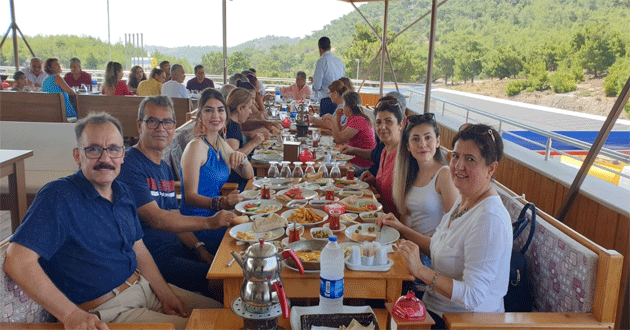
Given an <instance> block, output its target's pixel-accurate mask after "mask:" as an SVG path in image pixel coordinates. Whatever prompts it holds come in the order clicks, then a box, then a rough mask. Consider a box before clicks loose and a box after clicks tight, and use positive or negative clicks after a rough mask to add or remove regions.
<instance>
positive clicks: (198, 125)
mask: <svg viewBox="0 0 630 330" xmlns="http://www.w3.org/2000/svg"><path fill="white" fill-rule="evenodd" d="M226 108H227V107H226V104H225V100H224V99H223V95H222V94H221V92H219V91H217V90H216V89H213V88H206V89H205V90H204V91H203V92H202V93H201V97H200V98H199V112H198V115H197V119H196V122H195V129H194V134H195V137H194V138H193V139H192V140H191V141H190V142H189V143H188V145H187V146H186V148H185V149H184V153H183V154H182V160H181V164H182V201H181V204H180V206H179V210H180V212H181V213H182V214H183V215H194V216H211V215H213V214H214V213H216V212H217V211H218V210H222V209H231V208H233V207H234V205H236V204H237V203H239V202H241V201H242V200H243V197H242V196H240V195H239V194H238V191H237V190H234V191H232V192H231V193H230V194H229V195H228V196H221V197H220V196H219V191H220V189H221V187H222V186H223V185H224V184H225V183H226V182H227V180H228V177H229V176H230V171H235V172H236V173H238V174H239V175H240V176H241V177H243V178H245V179H250V178H252V177H253V176H254V170H253V168H252V165H251V164H250V162H249V161H248V160H247V156H246V155H245V154H243V153H242V152H238V151H234V150H232V148H230V146H229V145H228V143H227V142H225V139H224V138H223V137H222V132H223V130H224V128H225V124H226V120H227V109H226ZM225 230H226V228H222V229H218V230H213V231H209V230H206V231H201V232H196V233H195V235H196V236H197V238H199V240H200V241H202V242H204V243H205V244H206V249H207V250H208V251H209V252H210V253H212V254H215V253H216V251H217V249H218V248H219V244H220V243H221V239H222V238H223V235H224V234H225Z"/></svg>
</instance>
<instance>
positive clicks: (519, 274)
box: [503, 203, 536, 312]
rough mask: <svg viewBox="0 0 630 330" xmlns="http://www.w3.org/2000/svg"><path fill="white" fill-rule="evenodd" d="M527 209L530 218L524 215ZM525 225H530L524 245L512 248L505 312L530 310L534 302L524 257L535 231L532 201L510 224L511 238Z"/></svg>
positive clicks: (514, 237)
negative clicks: (519, 248) (517, 249)
mask: <svg viewBox="0 0 630 330" xmlns="http://www.w3.org/2000/svg"><path fill="white" fill-rule="evenodd" d="M528 209H531V210H532V216H531V219H528V218H526V217H525V215H526V214H527V210H528ZM527 226H530V229H529V236H528V237H527V241H526V242H525V245H523V248H522V249H521V250H520V251H514V250H512V259H511V260H510V282H509V283H508V291H507V294H506V295H505V297H504V298H503V304H504V307H505V311H506V312H531V311H532V306H533V303H534V299H533V297H532V288H531V285H530V284H529V279H528V278H527V259H526V258H525V252H527V249H528V248H529V244H530V243H531V242H532V238H533V237H534V232H535V231H536V206H535V205H534V204H533V203H527V204H526V205H525V206H524V207H523V209H522V210H521V214H520V215H519V216H518V220H517V221H516V222H514V223H513V224H512V232H513V239H514V240H516V238H518V236H519V235H521V233H522V232H523V231H524V230H525V228H527Z"/></svg>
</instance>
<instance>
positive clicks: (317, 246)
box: [284, 240, 328, 271]
mask: <svg viewBox="0 0 630 330" xmlns="http://www.w3.org/2000/svg"><path fill="white" fill-rule="evenodd" d="M326 244H328V240H304V241H297V242H293V243H290V244H289V245H287V246H286V248H287V249H291V250H293V251H294V252H295V255H297V257H298V258H300V261H301V262H302V266H304V270H305V271H307V270H310V271H319V269H320V268H319V260H320V257H321V252H322V250H323V249H324V247H325V246H326ZM284 262H285V263H286V264H287V266H289V268H293V269H297V265H296V264H295V262H294V261H293V260H292V259H285V260H284Z"/></svg>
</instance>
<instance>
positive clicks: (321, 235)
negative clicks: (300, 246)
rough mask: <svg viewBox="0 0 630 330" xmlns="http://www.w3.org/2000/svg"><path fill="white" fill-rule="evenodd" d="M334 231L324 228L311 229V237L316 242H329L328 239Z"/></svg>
mask: <svg viewBox="0 0 630 330" xmlns="http://www.w3.org/2000/svg"><path fill="white" fill-rule="evenodd" d="M332 234H333V233H332V230H330V229H328V228H324V227H313V228H311V237H313V239H316V240H323V241H328V237H329V236H331V235H332Z"/></svg>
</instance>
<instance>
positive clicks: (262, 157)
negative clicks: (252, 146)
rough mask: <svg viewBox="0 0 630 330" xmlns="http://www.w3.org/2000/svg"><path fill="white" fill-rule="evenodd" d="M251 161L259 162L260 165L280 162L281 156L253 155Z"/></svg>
mask: <svg viewBox="0 0 630 330" xmlns="http://www.w3.org/2000/svg"><path fill="white" fill-rule="evenodd" d="M252 159H253V160H255V161H257V162H260V163H268V162H270V161H278V162H279V161H282V159H283V156H278V155H265V154H255V155H253V156H252Z"/></svg>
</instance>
